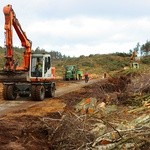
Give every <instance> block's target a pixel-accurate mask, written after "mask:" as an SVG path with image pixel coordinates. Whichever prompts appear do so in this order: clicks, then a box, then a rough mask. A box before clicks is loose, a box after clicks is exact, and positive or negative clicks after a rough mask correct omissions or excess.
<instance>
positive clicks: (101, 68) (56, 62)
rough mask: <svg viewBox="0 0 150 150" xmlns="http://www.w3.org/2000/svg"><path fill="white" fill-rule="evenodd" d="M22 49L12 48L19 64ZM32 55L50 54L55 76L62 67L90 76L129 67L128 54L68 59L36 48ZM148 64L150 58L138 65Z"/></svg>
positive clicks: (0, 62)
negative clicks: (71, 68)
mask: <svg viewBox="0 0 150 150" xmlns="http://www.w3.org/2000/svg"><path fill="white" fill-rule="evenodd" d="M23 52H24V48H18V47H14V57H15V60H16V59H17V60H18V61H19V62H20V63H21V61H22V60H23ZM32 52H34V53H43V52H45V53H50V54H51V57H52V65H53V66H54V67H55V68H56V75H57V76H63V73H64V67H65V66H66V65H77V66H78V68H79V69H80V70H82V71H83V72H84V71H88V72H89V73H90V74H97V75H100V74H103V73H106V72H107V73H110V72H112V71H116V70H121V69H123V68H124V67H125V66H129V65H130V54H126V53H113V54H103V55H100V54H95V55H89V56H83V55H82V56H80V57H69V56H65V55H62V54H61V53H60V52H58V51H51V52H47V51H45V50H44V49H39V48H37V49H36V50H35V51H32ZM4 54H5V48H3V47H0V58H1V59H0V67H1V68H2V67H3V65H4V61H5V59H4ZM149 64H150V56H146V57H144V58H142V59H141V64H140V65H146V66H148V65H149Z"/></svg>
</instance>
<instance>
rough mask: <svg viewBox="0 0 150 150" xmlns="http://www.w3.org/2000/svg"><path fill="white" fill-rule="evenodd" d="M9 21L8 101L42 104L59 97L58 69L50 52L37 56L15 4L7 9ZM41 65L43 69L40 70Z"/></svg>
mask: <svg viewBox="0 0 150 150" xmlns="http://www.w3.org/2000/svg"><path fill="white" fill-rule="evenodd" d="M3 13H4V18H5V25H4V29H5V41H4V43H5V47H6V51H5V57H4V61H5V62H4V66H3V68H2V69H1V70H0V82H1V83H3V91H2V95H3V98H4V100H15V99H16V98H17V96H20V97H31V99H32V100H34V101H42V100H44V99H45V97H54V96H55V90H56V87H55V86H56V85H55V82H54V81H55V67H52V63H51V56H50V54H48V53H34V52H32V50H31V47H32V42H31V41H30V40H29V39H28V38H27V36H26V33H25V32H24V31H23V30H22V27H21V25H20V23H19V21H18V19H17V18H16V14H15V12H14V10H13V8H12V5H10V4H8V5H6V6H5V7H4V8H3ZM13 29H15V31H16V33H17V36H18V37H19V39H20V41H21V45H22V47H23V48H24V52H23V55H22V56H23V62H22V64H21V65H20V64H19V63H18V61H17V60H15V57H14V49H13ZM38 63H40V65H41V68H40V69H39V68H38V66H39V65H38Z"/></svg>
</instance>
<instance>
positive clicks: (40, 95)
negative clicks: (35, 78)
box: [35, 85, 45, 101]
mask: <svg viewBox="0 0 150 150" xmlns="http://www.w3.org/2000/svg"><path fill="white" fill-rule="evenodd" d="M35 91H36V101H42V100H43V99H44V98H45V88H44V86H41V85H38V86H37V87H36V90H35Z"/></svg>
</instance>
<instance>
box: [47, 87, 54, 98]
mask: <svg viewBox="0 0 150 150" xmlns="http://www.w3.org/2000/svg"><path fill="white" fill-rule="evenodd" d="M54 96H55V85H53V86H50V87H48V91H46V92H45V97H48V98H52V97H54Z"/></svg>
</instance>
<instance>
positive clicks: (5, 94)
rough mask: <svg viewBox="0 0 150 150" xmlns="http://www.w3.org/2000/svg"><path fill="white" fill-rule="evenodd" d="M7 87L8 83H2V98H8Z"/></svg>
mask: <svg viewBox="0 0 150 150" xmlns="http://www.w3.org/2000/svg"><path fill="white" fill-rule="evenodd" d="M7 89H8V85H3V92H2V94H3V98H4V100H8V96H7Z"/></svg>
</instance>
